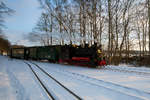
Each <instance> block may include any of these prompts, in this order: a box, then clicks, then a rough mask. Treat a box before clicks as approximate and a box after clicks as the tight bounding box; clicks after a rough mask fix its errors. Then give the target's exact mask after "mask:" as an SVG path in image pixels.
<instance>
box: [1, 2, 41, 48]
mask: <svg viewBox="0 0 150 100" xmlns="http://www.w3.org/2000/svg"><path fill="white" fill-rule="evenodd" d="M0 1H1V0H0ZM2 1H4V2H5V4H6V5H7V6H8V7H9V8H11V9H13V10H14V11H15V12H14V13H13V14H12V15H11V16H6V18H5V26H6V28H5V29H4V32H5V35H6V36H7V38H8V40H9V41H10V42H11V43H12V44H18V45H27V46H30V45H33V44H31V43H30V42H29V41H28V40H27V39H25V38H24V36H25V35H27V34H29V32H31V31H32V29H33V28H34V27H35V25H36V23H37V21H38V19H39V17H40V15H41V12H42V10H41V9H40V4H39V2H38V0H2Z"/></svg>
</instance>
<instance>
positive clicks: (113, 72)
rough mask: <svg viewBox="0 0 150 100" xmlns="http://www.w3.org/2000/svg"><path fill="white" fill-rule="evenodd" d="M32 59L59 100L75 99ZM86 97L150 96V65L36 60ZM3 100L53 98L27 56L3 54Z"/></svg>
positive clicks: (131, 99)
mask: <svg viewBox="0 0 150 100" xmlns="http://www.w3.org/2000/svg"><path fill="white" fill-rule="evenodd" d="M25 62H28V63H29V64H30V65H31V66H32V68H33V70H34V71H35V72H36V74H37V75H38V76H39V78H40V80H41V81H42V82H43V84H44V85H45V86H46V88H48V91H50V92H51V93H52V95H53V96H54V97H55V99H56V100H75V99H76V98H74V97H73V95H71V94H69V93H68V92H67V91H65V90H64V89H63V88H62V87H60V86H59V85H58V84H56V83H55V82H54V81H53V80H52V79H50V78H49V77H48V76H47V75H46V74H44V73H43V72H42V71H41V70H40V69H38V68H37V67H36V66H35V65H34V64H32V63H31V61H25ZM32 62H34V63H36V64H37V65H39V66H40V67H41V68H42V69H43V70H45V71H46V72H47V73H49V74H50V75H52V76H53V77H54V78H55V79H57V80H58V81H59V82H60V83H61V84H63V85H64V86H66V87H67V88H68V89H70V90H71V91H72V92H74V93H75V94H76V95H78V96H79V97H81V98H82V99H83V100H150V85H149V83H150V69H149V68H143V67H142V68H136V67H127V66H106V67H105V68H103V69H94V68H85V67H79V66H69V65H60V64H50V63H44V62H35V61H32ZM0 100H49V97H48V95H47V94H46V92H45V91H44V90H43V88H42V87H41V84H40V83H39V81H38V80H37V79H36V77H35V75H34V74H33V72H32V71H31V69H30V68H29V67H28V66H27V64H25V63H24V60H16V59H10V58H8V57H3V56H0Z"/></svg>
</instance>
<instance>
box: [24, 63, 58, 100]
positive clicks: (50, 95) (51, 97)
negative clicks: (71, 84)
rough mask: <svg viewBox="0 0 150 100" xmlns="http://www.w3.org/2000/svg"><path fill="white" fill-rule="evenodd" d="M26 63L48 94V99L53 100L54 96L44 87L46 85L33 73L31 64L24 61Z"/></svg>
mask: <svg viewBox="0 0 150 100" xmlns="http://www.w3.org/2000/svg"><path fill="white" fill-rule="evenodd" d="M24 63H26V64H27V65H28V66H29V68H30V69H31V71H32V72H33V74H34V75H35V77H36V78H37V80H38V81H39V82H40V84H41V86H42V87H43V88H44V90H45V91H46V93H47V94H48V96H49V98H50V100H51V99H52V100H55V98H54V97H53V96H52V94H51V93H50V92H49V91H48V89H47V88H46V86H45V85H44V84H43V83H42V81H41V80H40V78H39V77H38V75H37V74H36V73H35V71H34V70H33V69H32V67H31V65H30V64H29V63H27V62H24Z"/></svg>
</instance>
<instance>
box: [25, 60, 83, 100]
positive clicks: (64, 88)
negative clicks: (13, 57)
mask: <svg viewBox="0 0 150 100" xmlns="http://www.w3.org/2000/svg"><path fill="white" fill-rule="evenodd" d="M24 63H26V64H27V65H28V66H29V68H30V69H31V71H32V72H33V74H34V75H35V77H36V78H37V80H38V81H39V83H40V84H41V86H42V88H43V89H44V91H45V92H46V93H47V95H48V96H49V98H50V100H57V98H56V95H55V96H54V93H51V92H50V91H49V88H47V86H46V85H45V84H44V83H43V82H42V79H40V77H39V76H38V74H37V73H36V71H35V70H34V69H33V68H32V66H31V64H29V63H27V62H24ZM30 63H32V62H30ZM32 64H33V65H35V66H36V67H37V68H38V69H39V70H40V71H41V72H42V73H44V74H45V75H47V76H48V77H49V78H50V79H52V80H53V81H55V82H56V83H57V84H59V86H61V87H62V88H63V90H66V91H67V92H68V93H69V94H71V95H72V96H74V97H75V98H76V100H82V99H81V97H79V96H78V95H77V94H75V93H74V92H73V91H71V90H70V89H68V88H67V87H66V86H64V85H63V84H62V83H60V82H59V81H58V80H56V79H55V78H54V77H53V76H51V75H50V74H49V73H47V72H46V71H45V70H43V69H42V68H41V67H40V66H38V65H37V64H35V63H32Z"/></svg>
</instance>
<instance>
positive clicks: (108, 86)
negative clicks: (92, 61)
mask: <svg viewBox="0 0 150 100" xmlns="http://www.w3.org/2000/svg"><path fill="white" fill-rule="evenodd" d="M36 65H37V64H36ZM37 66H38V65H37ZM42 70H44V69H42ZM52 71H53V72H55V73H59V74H61V75H65V76H67V77H72V78H74V79H76V80H78V81H82V82H84V83H88V84H90V85H93V86H97V87H98V88H100V89H101V88H104V89H106V90H111V91H114V92H119V93H121V94H125V95H130V96H135V97H137V98H142V99H144V100H149V98H150V93H147V92H144V91H141V90H137V89H134V88H129V87H125V86H121V85H118V84H114V83H110V82H105V81H102V80H98V79H95V78H92V77H89V76H86V75H82V74H78V73H73V72H69V71H66V70H54V69H53V70H52Z"/></svg>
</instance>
